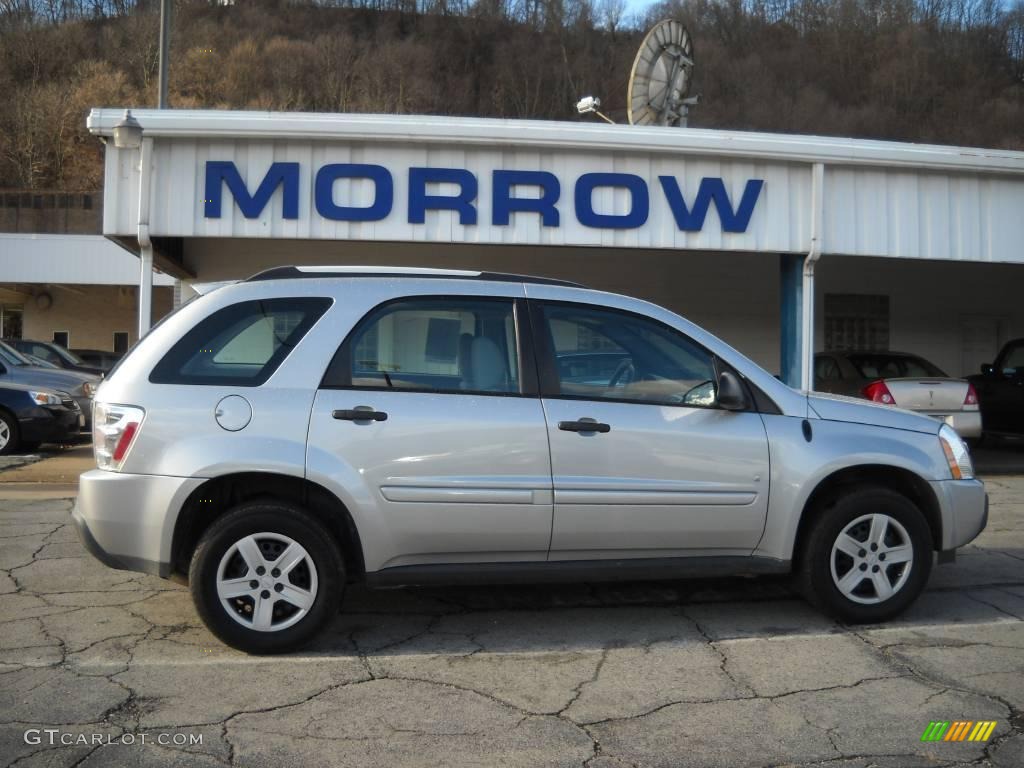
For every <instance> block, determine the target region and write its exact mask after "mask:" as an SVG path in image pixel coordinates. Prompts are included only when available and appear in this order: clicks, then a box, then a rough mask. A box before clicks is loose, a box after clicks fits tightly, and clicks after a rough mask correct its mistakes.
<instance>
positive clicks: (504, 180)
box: [491, 171, 562, 227]
mask: <svg viewBox="0 0 1024 768" xmlns="http://www.w3.org/2000/svg"><path fill="white" fill-rule="evenodd" d="M493 178H494V204H493V207H492V209H491V223H492V224H494V225H496V226H505V225H507V224H508V223H509V220H510V219H511V217H512V214H513V213H516V212H521V213H539V214H540V220H541V223H542V224H543V225H544V226H545V227H557V226H558V209H557V208H555V203H557V202H558V196H559V195H560V194H561V192H562V188H561V185H560V184H559V183H558V177H557V176H555V175H554V174H553V173H548V172H547V171H495V172H494V177H493ZM518 185H530V186H534V187H540V197H512V187H514V186H518Z"/></svg>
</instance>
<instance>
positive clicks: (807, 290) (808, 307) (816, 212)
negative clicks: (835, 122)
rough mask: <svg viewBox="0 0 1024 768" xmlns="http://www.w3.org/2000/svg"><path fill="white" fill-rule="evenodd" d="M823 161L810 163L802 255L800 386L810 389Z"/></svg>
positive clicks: (812, 368) (812, 376)
mask: <svg viewBox="0 0 1024 768" xmlns="http://www.w3.org/2000/svg"><path fill="white" fill-rule="evenodd" d="M824 207H825V164H824V163H815V164H814V165H813V166H811V249H810V250H809V251H808V252H807V256H806V258H804V274H803V284H802V288H801V294H802V296H801V298H802V299H803V307H802V309H801V313H800V317H801V321H802V324H803V327H802V329H801V334H800V344H801V347H802V348H801V350H800V388H801V389H802V390H804V391H805V392H810V390H811V387H813V386H814V265H815V264H817V263H818V259H819V258H821V235H822V230H823V228H824V223H825V214H824Z"/></svg>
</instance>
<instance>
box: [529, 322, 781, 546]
mask: <svg viewBox="0 0 1024 768" xmlns="http://www.w3.org/2000/svg"><path fill="white" fill-rule="evenodd" d="M533 319H534V322H533V325H534V329H535V331H537V341H538V344H537V346H538V353H539V354H540V356H541V358H540V359H541V366H540V369H541V391H542V396H543V403H544V410H545V414H546V416H547V426H548V439H549V441H550V443H551V466H552V474H553V481H554V491H555V511H554V525H553V527H552V539H551V553H550V555H549V559H551V560H565V559H599V558H612V557H674V556H688V555H714V554H718V555H735V554H749V553H750V552H751V550H753V549H754V547H755V546H756V545H757V542H758V540H759V539H760V537H761V534H762V531H763V530H764V524H765V516H766V512H767V505H768V480H769V477H768V438H767V435H766V433H765V428H764V424H763V422H762V420H761V417H760V415H759V414H758V413H756V412H752V411H751V412H730V411H726V410H723V409H721V408H719V407H718V406H717V403H716V391H715V389H716V385H715V381H716V374H715V365H716V361H715V360H714V358H713V356H712V355H711V354H710V353H709V352H707V351H706V350H705V349H704V348H702V347H700V346H699V345H698V344H696V343H695V342H694V341H692V340H691V339H689V338H688V337H686V336H685V335H683V334H682V333H680V332H678V331H676V330H674V329H672V328H669V327H668V326H666V325H663V324H662V323H659V322H656V321H654V320H651V319H649V318H645V317H642V316H639V315H634V314H631V313H626V312H620V311H615V310H608V309H604V308H600V307H596V306H590V305H585V304H568V303H555V302H540V303H537V302H534V310H533Z"/></svg>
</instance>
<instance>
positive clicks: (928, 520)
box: [74, 267, 988, 653]
mask: <svg viewBox="0 0 1024 768" xmlns="http://www.w3.org/2000/svg"><path fill="white" fill-rule="evenodd" d="M94 438H95V452H96V460H97V463H98V465H99V468H98V469H95V470H92V471H90V472H86V473H85V474H84V475H82V478H81V484H80V491H79V496H78V501H77V504H76V506H75V510H74V519H75V521H76V523H77V525H78V529H79V531H80V533H81V535H82V538H83V540H84V542H85V544H86V546H87V547H88V548H89V549H90V551H91V552H92V553H93V554H94V555H95V556H96V557H98V558H99V559H100V560H102V561H103V562H105V563H106V564H108V565H110V566H112V567H115V568H128V569H134V570H141V571H145V572H147V573H154V574H158V575H160V576H163V577H179V578H187V579H188V581H189V583H190V585H191V590H192V594H193V597H194V600H195V604H196V608H197V610H198V611H199V614H200V615H201V616H202V618H203V620H204V621H205V622H206V624H207V625H208V626H209V628H210V629H211V630H212V631H213V632H214V633H215V634H216V635H217V636H218V637H220V638H221V639H222V640H223V641H224V642H226V643H228V644H230V645H233V646H235V647H237V648H241V649H244V650H247V651H251V652H258V653H259V652H262V653H266V652H274V651H282V650H287V649H290V648H293V647H295V646H296V645H297V644H299V643H301V642H303V641H305V640H307V639H308V638H310V637H311V636H312V635H313V634H314V633H315V632H316V631H317V630H318V629H319V628H320V627H321V626H322V625H323V624H324V622H326V621H327V620H328V619H329V618H330V617H331V616H332V615H333V614H335V613H336V611H337V610H338V607H339V605H340V600H341V594H342V590H343V587H344V586H345V584H347V583H351V582H356V581H364V582H366V583H367V584H368V585H370V586H372V587H392V586H399V585H423V584H439V583H452V582H458V581H472V582H474V583H480V582H494V583H508V582H513V581H523V580H533V581H545V580H563V579H566V578H570V579H574V580H580V581H590V580H600V579H623V578H632V579H636V578H676V577H684V576H685V577H689V576H703V575H724V574H756V573H783V572H789V571H794V572H795V573H796V574H797V575H798V578H799V580H800V583H801V585H802V587H803V589H804V591H805V592H806V594H807V596H808V598H809V599H810V600H811V601H812V602H813V603H815V604H816V605H818V606H819V607H821V608H822V609H823V610H825V611H827V612H829V613H831V614H832V615H834V616H836V617H838V618H839V619H841V620H843V621H848V622H860V621H878V620H883V619H887V618H889V617H891V616H893V615H895V614H896V613H898V612H900V611H901V610H903V609H904V608H906V607H907V605H908V604H910V603H911V602H912V601H913V600H914V598H915V597H916V596H917V595H918V594H919V593H920V592H921V590H922V589H923V587H924V585H925V582H926V581H927V579H928V575H929V572H930V571H931V567H932V561H933V559H934V555H933V553H934V552H938V553H939V560H940V561H942V560H948V559H951V558H952V555H953V550H954V549H955V548H956V547H959V546H962V545H964V544H966V543H967V542H969V541H971V540H972V539H973V538H974V537H975V536H977V535H978V533H979V532H980V531H981V530H982V528H983V527H984V526H985V522H986V518H987V509H988V506H987V497H986V494H985V489H984V486H983V485H982V483H981V482H979V481H978V480H976V479H974V478H973V469H972V466H971V460H970V457H969V455H968V452H967V449H966V448H965V446H964V443H963V441H962V440H961V439H960V438H959V437H957V435H956V433H955V432H954V431H953V430H952V429H950V428H949V427H948V426H946V425H944V424H942V423H940V422H938V421H935V420H933V419H929V418H927V417H924V416H920V415H918V414H914V413H911V412H908V411H901V410H896V409H893V408H890V407H886V406H877V405H871V404H867V403H865V402H863V401H854V400H849V399H844V398H840V397H834V396H823V395H815V394H808V393H805V392H798V391H795V390H793V389H790V388H789V387H787V386H785V385H784V384H782V383H780V382H779V381H778V380H776V379H775V378H774V377H773V376H772V375H770V374H769V373H767V372H765V371H764V370H762V369H761V368H759V367H758V366H757V365H755V364H754V363H752V362H751V361H750V360H748V359H747V358H745V357H744V356H743V355H741V354H740V353H738V352H737V351H736V350H734V349H732V348H731V347H729V346H728V345H726V344H724V343H723V342H722V341H720V340H718V339H717V338H715V337H714V336H712V335H711V334H709V333H707V332H705V331H703V330H701V329H700V328H698V327H697V326H695V325H693V324H691V323H689V322H687V321H686V320H684V319H683V318H681V317H679V316H678V315H675V314H673V313H671V312H669V311H667V310H665V309H662V308H660V307H657V306H654V305H652V304H648V303H646V302H643V301H639V300H637V299H632V298H627V297H625V296H617V295H614V294H609V293H602V292H599V291H591V290H586V289H584V288H581V287H578V286H575V285H572V284H568V283H562V282H558V281H552V280H542V279H531V278H524V277H518V276H506V275H497V274H489V273H477V272H452V271H435V270H412V269H405V270H387V269H380V268H362V269H360V268H303V269H299V268H295V267H283V268H279V269H274V270H271V271H269V272H265V273H262V274H259V275H256V276H255V277H253V278H251V279H249V280H247V281H245V282H240V283H235V284H232V285H228V286H225V287H222V288H219V289H218V290H215V291H213V292H212V293H209V294H207V295H205V296H202V297H201V298H199V299H197V300H195V301H193V302H191V303H189V304H187V305H185V306H184V307H183V308H182V309H180V310H179V311H178V312H176V313H175V314H173V315H172V316H170V317H169V318H168V319H166V320H165V321H164V322H163V323H161V324H160V325H158V326H157V327H156V328H154V329H153V330H152V331H151V332H150V333H149V335H147V336H146V337H145V338H144V339H143V340H142V341H141V342H140V343H139V344H138V345H137V346H136V347H135V348H134V350H133V351H132V352H131V354H130V355H129V356H128V357H127V358H126V359H125V360H123V361H122V362H121V364H120V366H119V367H118V368H117V369H116V370H115V371H114V373H113V374H112V375H111V376H110V377H109V378H108V379H106V380H105V381H104V382H103V384H102V386H101V387H100V389H99V392H98V393H97V399H96V405H95V418H94Z"/></svg>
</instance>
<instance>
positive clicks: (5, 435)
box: [0, 411, 19, 456]
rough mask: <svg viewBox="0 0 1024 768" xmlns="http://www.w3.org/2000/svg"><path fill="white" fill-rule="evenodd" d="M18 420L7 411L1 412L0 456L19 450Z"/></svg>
mask: <svg viewBox="0 0 1024 768" xmlns="http://www.w3.org/2000/svg"><path fill="white" fill-rule="evenodd" d="M18 442H19V441H18V420H17V419H16V418H14V417H13V416H12V415H11V414H9V413H7V412H6V411H0V456H7V455H8V454H11V453H14V452H15V451H16V450H18Z"/></svg>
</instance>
